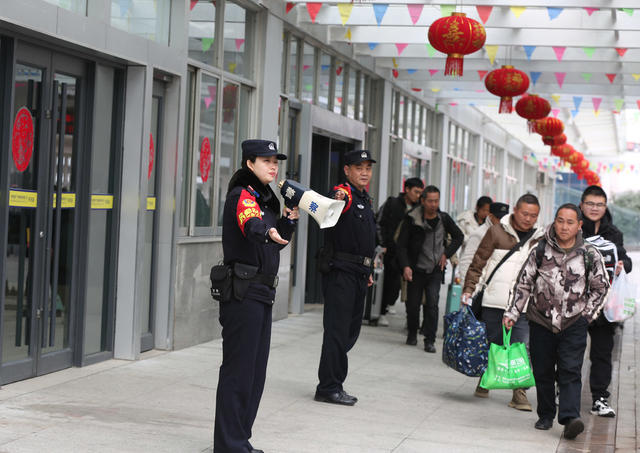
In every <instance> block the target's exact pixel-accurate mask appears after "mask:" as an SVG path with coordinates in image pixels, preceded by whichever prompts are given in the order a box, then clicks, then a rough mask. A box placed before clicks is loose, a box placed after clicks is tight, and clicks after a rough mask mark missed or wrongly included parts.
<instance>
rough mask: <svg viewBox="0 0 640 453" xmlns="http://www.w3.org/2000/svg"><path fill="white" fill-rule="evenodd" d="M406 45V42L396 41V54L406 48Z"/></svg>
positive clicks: (399, 53)
mask: <svg viewBox="0 0 640 453" xmlns="http://www.w3.org/2000/svg"><path fill="white" fill-rule="evenodd" d="M407 46H408V44H407V43H404V42H402V43H400V42H397V43H396V49H398V55H402V52H404V49H406V48H407Z"/></svg>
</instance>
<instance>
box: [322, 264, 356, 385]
mask: <svg viewBox="0 0 640 453" xmlns="http://www.w3.org/2000/svg"><path fill="white" fill-rule="evenodd" d="M368 278H369V276H368V275H365V274H354V273H350V272H345V271H341V270H332V271H331V272H329V273H328V274H325V275H323V278H322V289H323V295H324V317H323V321H322V323H323V326H324V335H323V337H322V352H321V354H320V366H319V367H318V379H319V383H318V387H317V389H316V390H317V391H318V393H325V394H329V393H335V392H339V391H342V390H343V388H342V384H343V383H344V381H345V379H346V378H347V371H348V369H349V361H348V359H347V352H349V351H350V350H351V348H353V346H354V345H355V344H356V340H357V339H358V335H360V327H361V326H362V314H363V312H364V301H365V297H366V294H367V282H368Z"/></svg>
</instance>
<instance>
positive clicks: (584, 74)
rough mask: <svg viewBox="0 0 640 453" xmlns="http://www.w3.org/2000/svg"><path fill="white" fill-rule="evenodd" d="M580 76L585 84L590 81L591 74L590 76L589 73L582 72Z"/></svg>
mask: <svg viewBox="0 0 640 453" xmlns="http://www.w3.org/2000/svg"><path fill="white" fill-rule="evenodd" d="M580 75H581V76H582V78H583V79H584V81H585V82H587V83H589V81H590V80H591V76H592V75H593V74H591V73H590V72H583V73H582V74H580Z"/></svg>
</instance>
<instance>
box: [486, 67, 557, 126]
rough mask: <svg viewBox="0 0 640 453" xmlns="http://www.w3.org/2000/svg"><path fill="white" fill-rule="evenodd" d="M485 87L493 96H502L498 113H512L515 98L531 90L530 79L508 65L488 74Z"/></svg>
mask: <svg viewBox="0 0 640 453" xmlns="http://www.w3.org/2000/svg"><path fill="white" fill-rule="evenodd" d="M484 86H486V87H487V90H489V92H490V93H491V94H495V95H496V96H500V109H499V110H498V113H511V112H512V111H513V104H512V100H513V97H514V96H520V95H521V94H522V93H524V92H526V91H527V90H528V89H529V77H528V76H527V75H526V74H525V73H524V72H522V71H520V70H519V69H515V68H514V67H513V66H509V65H507V66H503V67H501V68H500V69H495V70H493V71H491V72H490V73H489V74H487V76H486V77H485V79H484ZM545 116H546V115H545Z"/></svg>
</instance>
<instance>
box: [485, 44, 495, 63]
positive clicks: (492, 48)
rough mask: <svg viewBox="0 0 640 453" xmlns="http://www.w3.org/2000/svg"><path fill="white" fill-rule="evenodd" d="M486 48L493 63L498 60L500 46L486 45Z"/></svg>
mask: <svg viewBox="0 0 640 453" xmlns="http://www.w3.org/2000/svg"><path fill="white" fill-rule="evenodd" d="M484 50H486V51H487V56H488V57H489V61H490V62H491V64H493V62H494V61H496V55H497V54H498V46H484Z"/></svg>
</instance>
